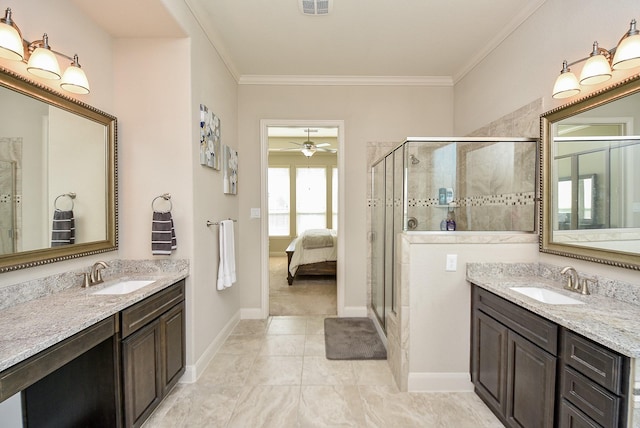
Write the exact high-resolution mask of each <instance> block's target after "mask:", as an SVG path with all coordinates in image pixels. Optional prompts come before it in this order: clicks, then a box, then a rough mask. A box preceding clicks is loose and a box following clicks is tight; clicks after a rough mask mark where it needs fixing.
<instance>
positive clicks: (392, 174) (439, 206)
mask: <svg viewBox="0 0 640 428" xmlns="http://www.w3.org/2000/svg"><path fill="white" fill-rule="evenodd" d="M536 153H537V140H535V139H522V138H491V139H490V138H458V139H451V138H412V139H409V140H407V141H405V142H404V143H403V144H401V145H400V146H398V147H397V148H395V149H394V150H392V151H391V152H389V153H388V154H387V155H385V156H384V157H382V158H381V159H380V160H378V161H377V162H375V163H374V164H373V166H372V171H371V173H372V180H371V183H372V189H371V202H370V204H371V236H372V245H371V249H372V253H371V306H372V309H373V311H374V312H375V314H376V316H377V317H378V320H379V321H380V323H381V325H382V326H383V328H384V327H385V324H386V322H385V314H386V313H389V311H393V310H395V304H396V302H395V301H394V292H393V278H394V272H393V268H394V248H395V246H394V243H395V239H396V235H397V234H398V233H403V232H427V233H428V232H437V233H459V232H461V231H462V232H487V231H522V232H532V231H534V229H535V213H536V209H535V207H536V203H535V201H536V197H535V193H536V192H535V189H536V187H535V183H536V179H535V177H536V159H537V156H536Z"/></svg>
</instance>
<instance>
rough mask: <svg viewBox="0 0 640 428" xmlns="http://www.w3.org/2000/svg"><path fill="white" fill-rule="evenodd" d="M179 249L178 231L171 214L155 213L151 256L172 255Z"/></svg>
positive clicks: (152, 225)
mask: <svg viewBox="0 0 640 428" xmlns="http://www.w3.org/2000/svg"><path fill="white" fill-rule="evenodd" d="M176 248H177V242H176V231H175V229H174V227H173V218H172V217H171V212H170V211H169V212H158V211H154V212H153V222H152V223H151V254H153V255H166V254H171V251H172V250H175V249H176Z"/></svg>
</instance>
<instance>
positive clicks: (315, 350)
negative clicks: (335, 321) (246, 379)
mask: <svg viewBox="0 0 640 428" xmlns="http://www.w3.org/2000/svg"><path fill="white" fill-rule="evenodd" d="M305 337H306V340H305V342H304V355H305V356H306V357H324V356H325V355H326V350H325V346H324V334H308V335H306V336H305Z"/></svg>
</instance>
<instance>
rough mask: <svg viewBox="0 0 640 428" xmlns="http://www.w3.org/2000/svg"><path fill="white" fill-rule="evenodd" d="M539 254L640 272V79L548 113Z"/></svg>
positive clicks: (545, 116) (543, 145)
mask: <svg viewBox="0 0 640 428" xmlns="http://www.w3.org/2000/svg"><path fill="white" fill-rule="evenodd" d="M540 130H541V158H542V159H541V163H540V165H541V177H542V180H541V189H540V190H541V195H542V211H541V216H542V218H541V225H542V229H541V234H540V251H542V252H545V253H551V254H557V255H561V256H568V257H574V258H578V259H583V260H589V261H593V262H599V263H605V264H609V265H612V266H618V267H624V268H629V269H636V270H640V75H637V76H634V77H631V78H629V79H627V80H625V81H622V82H620V83H618V84H616V85H613V86H610V87H608V88H605V89H603V90H600V91H598V92H595V93H593V94H591V95H589V96H587V97H584V98H581V99H578V100H576V101H574V102H571V103H569V104H566V105H563V106H561V107H558V108H556V109H554V110H551V111H549V112H547V113H544V114H543V115H542V116H541V121H540Z"/></svg>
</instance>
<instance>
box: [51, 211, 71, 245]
mask: <svg viewBox="0 0 640 428" xmlns="http://www.w3.org/2000/svg"><path fill="white" fill-rule="evenodd" d="M75 242H76V222H75V219H74V218H73V211H71V210H68V211H61V210H59V209H56V210H55V211H53V224H52V226H51V246H52V247H60V246H62V245H69V244H75Z"/></svg>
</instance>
